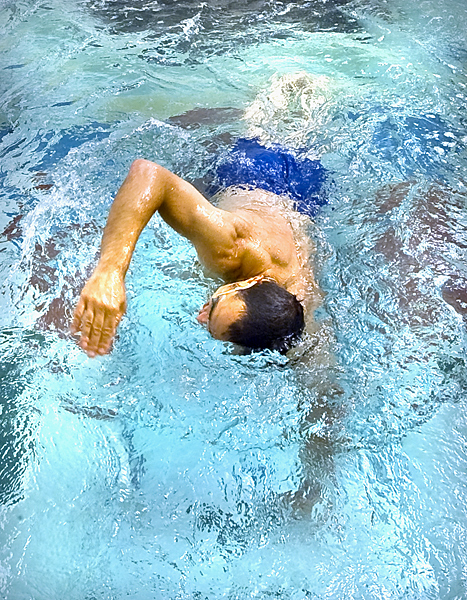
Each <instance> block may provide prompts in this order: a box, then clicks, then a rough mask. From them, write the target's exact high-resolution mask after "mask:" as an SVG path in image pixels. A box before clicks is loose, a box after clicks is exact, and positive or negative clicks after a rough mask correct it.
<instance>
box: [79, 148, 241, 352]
mask: <svg viewBox="0 0 467 600" xmlns="http://www.w3.org/2000/svg"><path fill="white" fill-rule="evenodd" d="M156 211H159V214H160V215H161V217H162V218H163V219H164V220H165V221H166V222H167V223H168V224H169V225H170V226H171V227H172V228H173V229H175V231H177V232H178V233H180V234H181V235H183V236H184V237H186V238H188V239H189V240H190V241H191V242H192V243H193V244H194V245H195V247H196V250H197V252H198V255H199V256H200V258H201V259H205V260H204V262H209V260H208V259H209V257H210V256H211V257H212V256H216V261H217V262H219V257H220V255H224V256H226V258H227V257H228V260H229V263H231V262H232V257H236V260H240V256H239V255H238V252H237V248H236V242H237V238H238V235H237V230H236V226H235V221H236V217H234V215H232V214H231V213H229V212H225V211H223V210H220V209H217V208H215V207H214V206H213V205H212V204H211V203H210V202H208V201H207V200H206V199H205V198H204V197H203V196H202V195H201V194H200V193H199V192H198V191H197V190H196V189H195V188H194V187H193V186H192V185H190V184H189V183H187V182H185V181H183V180H182V179H180V178H179V177H177V176H176V175H174V174H173V173H171V172H170V171H168V170H166V169H164V168H163V167H160V166H159V165H156V164H155V163H152V162H149V161H146V160H143V159H138V160H136V161H135V162H134V163H133V164H132V166H131V168H130V171H129V173H128V176H127V178H126V179H125V181H124V182H123V184H122V186H121V188H120V190H119V191H118V193H117V195H116V197H115V200H114V202H113V204H112V207H111V209H110V213H109V217H108V220H107V224H106V226H105V229H104V234H103V238H102V243H101V252H100V258H99V262H98V264H97V266H96V268H95V270H94V272H93V274H92V275H91V277H90V278H89V280H88V282H87V283H86V285H85V287H84V288H83V291H82V292H81V295H80V298H79V301H78V304H77V306H76V309H75V312H74V317H73V322H72V325H71V331H72V333H80V334H81V337H80V340H79V342H78V344H79V346H80V347H81V348H82V349H83V350H84V351H85V352H86V353H87V354H88V356H90V357H94V356H96V354H101V355H102V354H106V353H108V352H109V351H110V349H111V346H112V342H113V339H114V337H115V333H116V330H117V326H118V324H119V322H120V320H121V318H122V317H123V315H124V313H125V310H126V293H125V283H124V280H125V275H126V272H127V270H128V267H129V265H130V261H131V257H132V255H133V251H134V249H135V246H136V242H137V241H138V238H139V236H140V234H141V232H142V231H143V229H144V227H145V226H146V225H147V223H148V222H149V220H150V218H151V217H152V215H153V214H154V213H155V212H156Z"/></svg>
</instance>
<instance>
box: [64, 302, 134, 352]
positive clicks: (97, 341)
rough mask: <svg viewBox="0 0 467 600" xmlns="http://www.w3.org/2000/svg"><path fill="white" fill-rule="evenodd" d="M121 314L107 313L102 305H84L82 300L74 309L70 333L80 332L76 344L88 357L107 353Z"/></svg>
mask: <svg viewBox="0 0 467 600" xmlns="http://www.w3.org/2000/svg"><path fill="white" fill-rule="evenodd" d="M121 318H122V315H121V314H115V313H109V312H107V311H106V310H105V309H104V308H102V307H96V306H94V307H93V306H92V305H86V303H85V302H84V301H82V300H80V301H79V302H78V306H77V307H76V310H75V315H74V319H73V323H72V325H71V331H72V333H78V332H81V337H80V339H79V342H78V345H79V346H80V348H82V349H83V350H84V351H85V352H86V354H87V355H88V356H89V357H90V358H94V357H95V356H96V355H97V354H100V355H103V354H107V353H108V352H109V351H110V349H111V347H112V342H113V339H114V337H115V333H116V330H117V326H118V323H119V322H120V320H121Z"/></svg>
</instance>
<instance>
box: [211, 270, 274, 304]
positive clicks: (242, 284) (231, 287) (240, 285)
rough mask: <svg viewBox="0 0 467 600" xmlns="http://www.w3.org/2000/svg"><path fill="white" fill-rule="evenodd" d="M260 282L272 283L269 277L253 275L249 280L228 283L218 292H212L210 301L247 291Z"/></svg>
mask: <svg viewBox="0 0 467 600" xmlns="http://www.w3.org/2000/svg"><path fill="white" fill-rule="evenodd" d="M261 281H274V279H272V278H271V277H266V276H265V275H255V276H254V277H250V278H249V279H244V280H243V281H235V282H234V283H228V284H227V285H223V286H221V287H220V288H219V289H218V290H216V291H215V292H214V294H213V295H212V296H211V300H216V298H220V297H221V296H227V295H229V294H234V293H235V292H238V291H240V290H247V289H249V288H251V287H253V286H254V285H256V284H257V283H260V282H261Z"/></svg>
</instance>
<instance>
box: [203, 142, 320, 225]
mask: <svg viewBox="0 0 467 600" xmlns="http://www.w3.org/2000/svg"><path fill="white" fill-rule="evenodd" d="M300 154H303V152H300V151H297V152H293V151H292V150H288V149H286V148H283V147H282V146H280V145H273V146H270V147H269V148H266V147H265V146H262V145H261V144H260V143H259V142H258V140H256V139H245V138H240V139H239V140H237V142H236V144H235V146H234V147H233V148H232V151H231V152H230V154H229V156H228V158H227V159H226V160H225V161H224V162H223V163H222V164H221V165H220V166H219V167H218V169H217V173H216V183H217V186H218V189H219V188H222V187H224V188H227V187H230V186H238V185H251V186H253V187H255V188H261V189H264V190H266V191H268V192H272V193H274V194H278V195H286V196H289V197H290V198H292V199H293V200H295V203H296V209H297V210H298V211H300V212H302V213H304V214H307V215H309V216H314V215H315V214H316V213H317V211H318V209H319V207H320V206H323V204H326V197H325V194H324V190H323V184H324V182H325V180H326V170H325V169H324V167H323V165H322V164H321V162H320V161H319V160H311V159H309V158H304V157H301V156H300ZM215 191H216V190H215Z"/></svg>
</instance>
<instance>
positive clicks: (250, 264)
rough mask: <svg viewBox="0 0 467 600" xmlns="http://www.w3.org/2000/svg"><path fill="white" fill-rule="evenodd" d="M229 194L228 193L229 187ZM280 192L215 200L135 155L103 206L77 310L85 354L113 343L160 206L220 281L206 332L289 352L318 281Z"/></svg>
mask: <svg viewBox="0 0 467 600" xmlns="http://www.w3.org/2000/svg"><path fill="white" fill-rule="evenodd" d="M227 195H228V196H229V194H227ZM278 200H280V199H279V198H278V196H277V195H275V194H273V193H271V192H267V191H264V190H261V189H247V188H237V189H234V190H232V189H231V193H230V204H229V205H228V206H227V205H225V206H224V207H221V206H219V207H215V206H213V205H212V204H211V203H210V202H209V201H208V200H206V198H204V196H202V195H201V194H200V193H199V192H198V191H197V190H196V189H195V188H194V187H193V186H192V185H190V184H189V183H187V182H186V181H184V180H182V179H181V178H179V177H178V176H177V175H175V174H173V173H171V172H170V171H168V170H167V169H165V168H163V167H161V166H159V165H157V164H155V163H153V162H150V161H147V160H144V159H138V160H136V161H135V162H134V163H133V164H132V165H131V168H130V171H129V173H128V176H127V177H126V179H125V181H124V182H123V184H122V186H121V188H120V190H119V191H118V193H117V195H116V197H115V200H114V202H113V204H112V207H111V209H110V213H109V217H108V220H107V224H106V226H105V229H104V234H103V238H102V244H101V253H100V258H99V262H98V264H97V266H96V268H95V270H94V272H93V274H92V275H91V277H90V278H89V280H88V282H87V283H86V285H85V286H84V288H83V290H82V292H81V295H80V298H79V301H78V304H77V306H76V309H75V312H74V318H73V322H72V325H71V330H72V332H73V333H80V334H81V336H80V340H79V342H78V343H79V346H80V347H81V348H82V349H83V350H84V351H85V352H86V353H87V354H88V356H90V357H94V356H96V355H97V354H100V355H103V354H106V353H108V352H109V351H110V349H111V346H112V341H113V339H114V337H115V333H116V330H117V326H118V324H119V322H120V320H121V318H122V316H123V314H124V313H125V310H126V294H125V284H124V280H125V274H126V272H127V270H128V267H129V265H130V261H131V257H132V254H133V251H134V249H135V246H136V242H137V240H138V237H139V235H140V234H141V232H142V230H143V229H144V227H145V226H146V224H147V223H148V221H149V219H150V218H151V217H152V215H153V214H154V213H156V212H158V213H159V214H160V215H161V217H162V218H163V219H164V221H166V222H167V223H168V224H169V225H170V226H171V227H172V228H173V229H174V230H175V231H177V232H178V233H179V234H181V235H182V236H184V237H186V238H187V239H188V240H190V242H192V244H193V245H194V247H195V249H196V251H197V254H198V257H199V259H200V261H201V263H202V264H203V265H204V266H205V267H206V268H207V269H208V270H209V271H210V272H212V273H213V274H214V275H217V276H220V277H221V278H222V279H223V280H224V281H225V282H226V285H222V286H221V287H220V288H219V289H218V290H217V291H216V292H215V293H214V294H213V296H212V297H211V298H210V300H209V301H208V302H207V303H206V304H205V305H204V306H203V307H202V308H201V310H200V312H199V314H198V317H197V319H198V321H199V322H200V323H202V324H205V325H206V326H207V327H208V330H209V332H210V333H211V335H212V336H213V337H214V338H216V339H219V340H224V341H230V342H234V343H236V344H239V345H240V346H243V347H246V348H250V349H253V350H260V349H266V348H269V349H272V350H278V351H280V352H286V351H287V350H288V349H289V348H290V347H292V346H293V345H294V344H295V343H297V341H298V340H299V338H300V336H301V334H302V331H303V329H304V327H305V319H304V317H305V311H304V307H305V308H306V309H307V311H306V312H307V313H308V315H309V316H311V314H312V311H313V309H314V308H315V307H316V305H317V303H319V291H318V288H317V286H316V284H315V281H314V279H313V273H312V271H311V269H310V266H309V264H308V263H307V259H308V256H307V254H308V253H307V252H306V251H304V250H303V247H301V246H300V240H298V239H297V235H296V233H295V232H294V229H293V227H292V224H291V222H290V221H289V220H288V218H287V215H286V213H285V212H284V211H281V210H278V209H277V207H278V206H279V204H280V202H278Z"/></svg>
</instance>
